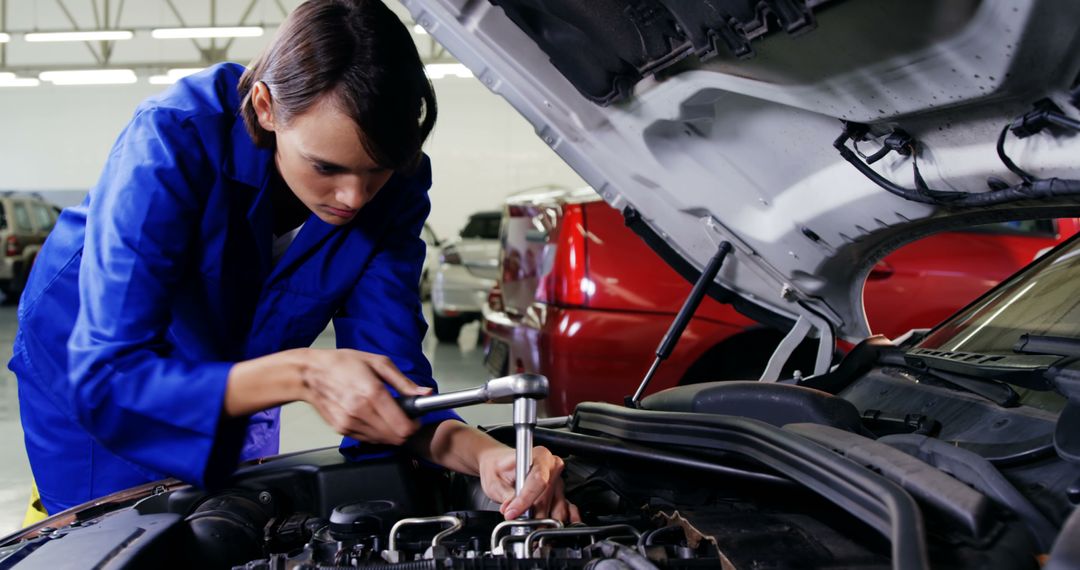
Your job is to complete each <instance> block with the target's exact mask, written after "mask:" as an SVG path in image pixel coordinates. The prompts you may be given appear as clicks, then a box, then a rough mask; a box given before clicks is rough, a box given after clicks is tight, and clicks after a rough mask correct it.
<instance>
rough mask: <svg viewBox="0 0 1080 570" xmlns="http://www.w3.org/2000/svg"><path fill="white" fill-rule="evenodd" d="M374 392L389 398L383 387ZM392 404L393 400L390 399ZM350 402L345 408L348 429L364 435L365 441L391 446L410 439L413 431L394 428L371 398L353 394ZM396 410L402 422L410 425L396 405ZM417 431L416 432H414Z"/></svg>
mask: <svg viewBox="0 0 1080 570" xmlns="http://www.w3.org/2000/svg"><path fill="white" fill-rule="evenodd" d="M374 392H375V393H376V394H378V393H379V392H382V393H383V395H385V396H386V397H387V398H389V393H387V392H386V390H385V389H383V388H382V385H381V384H380V385H377V386H376V387H375V389H374ZM389 399H390V401H391V402H392V401H393V399H392V398H389ZM350 400H351V401H350V402H349V404H348V405H346V406H345V413H346V414H347V416H348V417H347V424H346V427H348V428H349V429H351V430H353V431H357V432H360V433H363V434H364V441H366V442H369V443H380V444H390V445H401V444H402V443H404V442H405V438H407V437H408V435H409V434H410V433H412V431H409V429H407V426H406V427H404V428H403V427H402V426H394V425H391V424H390V422H389V421H388V420H387V419H386V417H385V416H384V415H383V414H381V413H380V411H381V410H379V407H378V405H377V404H376V403H375V402H374V401H373V399H372V397H371V396H367V395H362V394H352V395H351V397H350ZM394 408H395V409H396V410H397V412H398V413H399V414H401V420H402V421H403V422H405V423H406V424H409V423H410V422H409V420H408V419H407V418H406V417H405V415H404V414H403V413H402V412H401V409H400V408H398V407H397V404H396V403H395V404H394ZM413 431H415V430H413Z"/></svg>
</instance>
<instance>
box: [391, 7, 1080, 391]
mask: <svg viewBox="0 0 1080 570" xmlns="http://www.w3.org/2000/svg"><path fill="white" fill-rule="evenodd" d="M403 4H404V5H405V6H406V7H407V8H408V9H409V10H410V12H411V13H412V15H413V17H414V19H415V20H416V21H417V22H418V23H419V24H420V25H422V26H423V27H425V28H426V29H427V30H428V31H429V32H430V33H431V34H432V35H433V36H434V37H435V38H436V39H437V40H438V41H439V42H440V43H442V44H443V45H444V46H445V47H446V48H447V49H448V50H449V51H450V52H451V53H453V54H454V56H456V57H457V58H458V59H459V60H461V61H462V62H463V63H464V64H465V65H467V66H468V67H469V68H470V69H471V70H472V72H473V73H474V74H475V76H476V77H477V78H478V79H479V80H480V81H481V82H483V83H484V84H485V85H487V86H488V87H489V88H490V89H491V90H492V91H494V92H495V93H498V94H499V95H501V96H503V97H504V98H505V99H506V100H507V101H509V102H510V104H511V105H513V106H514V107H515V108H516V109H517V110H518V111H519V112H521V114H522V115H524V116H525V117H526V118H527V119H528V120H529V121H530V122H531V123H532V124H533V125H534V126H535V128H536V132H537V134H538V135H539V136H540V137H541V138H542V139H543V140H544V141H545V142H546V143H547V144H548V145H550V146H551V148H552V149H554V150H555V152H557V153H558V154H559V155H560V156H561V157H562V158H563V159H564V160H565V161H566V162H567V163H568V164H569V165H570V166H571V167H572V168H574V169H575V170H576V171H577V172H578V173H579V174H580V175H581V176H582V177H583V178H584V179H585V180H586V181H587V182H588V183H589V184H590V185H591V186H592V187H593V188H595V189H596V190H597V192H598V193H600V194H601V196H602V197H603V198H604V200H606V201H607V202H608V203H609V204H610V205H611V206H613V207H616V208H619V209H621V210H624V211H627V209H630V210H631V214H633V213H634V212H636V216H637V217H639V218H640V220H642V221H644V222H645V225H647V228H648V230H651V232H652V233H654V234H655V235H656V236H658V237H659V238H661V239H662V240H663V242H664V243H665V245H666V246H669V247H670V250H669V251H672V252H674V253H675V254H677V255H678V256H681V258H683V259H682V260H679V261H683V260H684V261H685V262H688V263H689V264H690V265H691V266H693V267H694V268H696V269H697V270H698V271H700V270H701V268H703V267H705V265H706V263H707V262H708V260H709V259H710V258H711V257H712V256H713V255H714V254H715V253H716V251H717V248H718V245H719V244H720V243H721V242H722V241H728V242H730V243H731V244H732V245H733V246H734V253H733V254H732V255H731V256H729V257H728V259H727V260H726V262H725V263H724V266H723V267H722V269H721V271H720V273H719V276H718V277H717V280H716V281H717V284H718V285H720V286H722V287H724V288H726V289H729V290H731V291H733V292H735V293H736V294H737V295H738V296H739V297H741V299H742V300H743V304H744V305H745V304H746V303H749V304H751V305H752V306H753V307H755V308H758V309H763V310H765V311H768V312H769V313H771V314H773V315H775V316H779V317H782V318H783V319H784V320H788V321H799V320H802V321H803V323H804V324H803V328H807V327H808V328H809V330H810V331H811V333H810V334H813V331H815V330H816V331H817V332H818V333H820V334H821V335H822V338H823V339H826V338H827V339H828V340H831V339H832V338H833V335H836V336H838V337H841V338H846V339H848V340H853V341H854V340H859V339H861V338H864V337H865V336H866V335H868V334H869V330H868V327H867V323H866V318H865V315H864V311H863V307H862V286H863V282H864V280H865V277H866V275H867V274H868V272H869V271H870V269H871V268H872V267H873V265H874V263H875V262H876V261H877V260H879V259H880V258H882V257H884V256H885V255H886V254H887V253H888V252H889V251H891V250H893V249H896V248H897V247H899V246H900V245H903V244H904V243H907V242H909V241H912V240H915V239H917V238H919V237H921V236H924V235H926V234H929V233H934V232H938V231H942V230H946V229H950V228H956V227H961V226H966V225H970V224H975V223H989V222H994V221H1001V220H1005V219H1021V218H1046V217H1059V216H1065V215H1075V213H1076V212H1078V211H1080V208H1078V198H1077V195H1078V194H1077V193H1078V186H1077V183H1076V182H1075V179H1077V178H1080V160H1078V158H1080V137H1077V136H1076V135H1075V134H1074V133H1072V132H1070V130H1069V129H1059V128H1057V127H1053V128H1044V129H1041V130H1039V128H1038V127H1040V126H1045V124H1036V122H1032V121H1029V122H1026V123H1024V122H1017V123H1016V124H1015V126H1016V127H1017V129H1016V130H1014V131H1011V132H1010V133H1009V134H1008V135H1007V137H1006V138H1005V142H1004V150H1005V152H1006V153H1007V156H1008V157H1010V158H1011V160H1013V161H1015V163H1016V164H1017V165H1018V170H1019V169H1022V170H1023V171H1026V172H1027V173H1030V175H1031V176H1030V178H1031V180H1032V183H1030V184H1027V185H1023V184H1021V183H1022V182H1023V180H1022V179H1021V177H1020V176H1019V175H1018V174H1017V173H1016V172H1015V171H1014V172H1010V170H1009V169H1008V168H1006V166H1005V165H1004V162H1003V160H1002V159H1001V158H1000V157H999V155H998V153H997V151H996V144H997V141H998V137H999V134H1000V133H1002V131H1003V128H1004V127H1005V126H1006V125H1009V124H1010V122H1011V121H1013V120H1014V119H1016V118H1017V117H1020V116H1022V115H1024V114H1025V113H1028V112H1030V111H1032V110H1033V109H1035V103H1036V102H1037V101H1039V100H1042V99H1047V98H1048V99H1049V101H1051V102H1052V103H1053V104H1054V106H1053V107H1050V106H1045V105H1048V104H1047V103H1041V105H1044V107H1043V108H1044V109H1052V110H1053V112H1054V113H1057V115H1056V116H1060V117H1065V118H1066V119H1067V120H1073V121H1075V120H1076V117H1077V116H1078V112H1077V108H1076V104H1077V98H1078V97H1077V95H1078V93H1077V91H1075V84H1076V81H1077V78H1078V76H1077V72H1078V70H1080V35H1078V34H1076V24H1075V23H1076V22H1077V21H1080V3H1076V2H1052V1H1035V2H1027V1H1020V0H984V1H981V2H980V1H977V0H957V1H950V2H937V1H934V0H913V1H910V2H871V1H867V0H831V1H827V0H700V1H694V2H684V1H682V0H633V1H629V0H624V1H617V0H595V1H594V0H590V1H589V2H580V1H577V0H491V1H490V2H488V1H481V0H403ZM1070 89H1073V90H1074V91H1073V92H1072V93H1070ZM1047 116H1048V115H1047V114H1046V113H1044V114H1043V115H1039V116H1038V117H1035V115H1032V117H1035V118H1042V119H1045V118H1046V117H1047ZM1025 129H1026V130H1025ZM845 130H846V131H847V132H848V134H849V135H850V136H849V137H842V134H843V133H844V132H845ZM1027 131H1037V132H1027ZM1027 135H1030V136H1027ZM849 139H861V140H859V141H858V145H859V149H858V150H859V151H860V152H861V153H865V155H867V156H869V155H873V154H874V153H875V152H876V151H878V149H881V148H883V147H884V148H886V149H888V148H892V149H894V150H890V151H888V152H887V153H886V154H884V156H882V157H880V159H879V160H875V161H874V162H873V164H872V165H870V166H866V164H865V160H864V158H860V155H859V154H857V153H856V152H855V151H854V149H853V142H852V140H849ZM838 147H842V148H843V150H840V148H838ZM913 150H914V153H912V151H913ZM913 157H914V158H915V159H916V160H917V168H918V170H917V171H916V169H915V168H913V165H914V164H916V163H915V161H914V160H913ZM853 162H858V163H859V164H861V165H862V166H861V167H857V166H856V165H855V164H853ZM860 168H862V171H860ZM868 173H869V174H868ZM873 175H877V176H879V177H880V178H881V180H883V181H886V184H888V183H892V184H894V185H895V186H896V188H893V191H889V190H887V189H886V188H884V187H883V186H882V184H879V183H878V182H875V181H873V180H871V178H870V176H873ZM920 178H921V180H920ZM1050 179H1053V180H1050ZM988 181H993V182H988ZM920 184H921V190H920V189H919V188H917V186H919V185H920ZM897 188H898V189H897ZM993 188H997V189H998V191H997V192H996V193H994V194H991V190H992V189H993ZM1001 188H1008V189H1006V190H1001ZM905 190H906V192H907V194H906V195H903V192H904V191H905ZM822 344H823V345H824V344H825V343H822ZM830 344H831V343H830ZM830 350H831V348H830ZM819 360H820V359H819ZM819 371H820V370H819Z"/></svg>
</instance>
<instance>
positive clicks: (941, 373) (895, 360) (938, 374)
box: [880, 353, 1020, 408]
mask: <svg viewBox="0 0 1080 570" xmlns="http://www.w3.org/2000/svg"><path fill="white" fill-rule="evenodd" d="M880 362H881V363H882V364H892V365H896V366H901V367H904V368H911V369H914V370H915V371H917V372H919V373H921V374H925V375H927V376H929V377H931V378H933V379H935V380H937V381H939V382H942V383H944V384H948V385H950V386H953V387H955V388H959V389H961V390H963V391H965V392H970V393H972V394H975V395H976V396H982V397H983V398H986V399H987V400H990V401H991V402H993V403H995V404H997V405H999V406H1001V407H1003V408H1012V407H1015V406H1017V405H1019V403H1020V394H1018V393H1017V392H1016V390H1013V388H1012V386H1010V385H1008V384H1006V383H1004V382H999V381H997V380H992V379H990V378H979V377H970V376H963V375H960V374H956V373H953V372H949V371H947V370H941V369H940V368H936V367H934V366H932V365H931V364H930V363H929V362H927V360H926V359H923V358H917V357H916V358H912V357H911V356H910V354H909V355H905V354H903V353H899V354H888V355H883V356H882V358H881V359H880Z"/></svg>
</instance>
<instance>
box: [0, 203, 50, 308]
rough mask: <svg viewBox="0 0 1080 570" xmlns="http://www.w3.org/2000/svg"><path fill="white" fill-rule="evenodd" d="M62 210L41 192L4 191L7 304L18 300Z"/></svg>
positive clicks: (0, 234) (0, 275)
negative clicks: (48, 200)
mask: <svg viewBox="0 0 1080 570" xmlns="http://www.w3.org/2000/svg"><path fill="white" fill-rule="evenodd" d="M59 214H60V209H59V208H57V207H56V206H54V205H52V204H50V203H49V202H46V201H45V200H44V199H42V198H41V197H40V196H37V195H32V194H31V195H24V194H15V193H13V192H3V193H0V247H2V248H3V255H2V256H0V292H3V293H4V299H3V302H4V303H5V304H13V303H16V302H18V300H19V295H21V294H22V290H23V286H24V285H25V284H26V277H27V276H28V275H29V274H30V268H31V267H32V266H33V265H34V259H35V258H37V254H38V252H39V251H41V244H43V243H45V238H46V237H48V236H49V232H50V231H52V229H53V226H55V225H56V218H57V216H58V215H59Z"/></svg>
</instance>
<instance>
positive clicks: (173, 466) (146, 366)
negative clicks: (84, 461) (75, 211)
mask: <svg viewBox="0 0 1080 570" xmlns="http://www.w3.org/2000/svg"><path fill="white" fill-rule="evenodd" d="M206 155H207V153H206V151H205V149H204V147H203V144H202V142H201V137H199V135H198V132H197V131H196V130H195V127H194V125H192V124H190V123H189V122H186V121H178V120H177V119H175V118H174V116H173V115H172V113H171V112H170V111H168V110H165V109H157V108H152V107H151V108H143V109H140V110H139V111H138V112H137V113H136V115H135V117H134V118H133V119H132V122H131V123H130V124H129V125H128V126H127V127H126V128H125V130H124V131H123V132H122V133H121V135H120V137H119V139H118V141H117V142H116V144H115V146H114V147H113V149H112V151H111V153H110V155H109V157H108V160H107V162H106V165H105V169H104V172H103V174H102V176H101V179H100V181H99V182H98V184H97V186H96V187H95V189H94V190H93V191H92V192H91V196H90V211H89V215H88V217H87V222H86V237H85V243H84V249H83V254H82V260H81V266H80V271H79V313H78V317H77V319H76V321H75V326H74V329H73V330H72V332H71V336H70V338H69V341H68V349H69V365H70V366H69V378H68V379H69V382H70V387H71V393H70V397H71V399H72V402H73V407H74V409H75V412H76V415H77V419H78V421H79V423H80V424H82V426H83V427H84V428H85V429H87V430H88V431H89V432H90V433H91V434H92V436H93V437H94V438H96V439H97V440H98V441H100V442H101V443H102V445H104V446H105V447H106V448H108V449H109V450H110V451H112V452H113V453H115V454H117V455H119V456H121V457H123V458H125V459H127V460H129V461H131V462H133V463H135V464H138V465H141V466H143V467H145V468H148V469H151V470H153V471H155V472H157V473H162V474H167V475H170V476H174V477H177V478H180V479H182V480H185V481H188V482H191V483H194V484H197V485H204V486H205V485H206V484H207V478H208V477H210V475H211V474H210V473H208V468H211V467H213V468H214V469H215V474H216V473H217V472H220V473H221V474H222V475H225V474H227V473H228V472H231V471H232V469H233V467H234V466H235V464H236V461H237V458H236V456H235V455H236V454H235V453H233V452H232V451H233V449H232V446H235V447H236V449H237V450H238V448H239V445H240V444H241V440H242V434H243V432H242V428H238V427H237V426H238V425H239V423H240V422H236V421H233V420H227V421H223V420H222V415H223V414H222V405H223V401H224V395H225V386H226V379H227V377H228V374H229V370H230V367H231V366H232V364H231V363H226V362H193V361H187V360H184V359H181V358H176V357H172V356H170V355H171V349H170V347H169V346H170V345H169V343H168V342H166V335H167V329H168V325H169V322H170V320H171V319H170V312H171V306H172V304H171V303H170V297H171V295H172V294H173V293H174V291H175V290H176V289H177V285H178V283H179V282H180V280H181V279H182V278H184V277H185V276H188V277H190V273H189V272H191V271H195V269H194V265H193V264H192V261H193V260H194V258H195V257H194V255H193V252H192V250H193V248H194V247H195V246H196V245H197V238H198V230H199V227H200V221H201V219H202V217H203V209H204V204H205V201H206V196H205V195H201V194H200V193H203V192H206V191H208V188H209V187H210V186H211V184H212V183H213V180H214V177H215V176H217V175H218V173H217V171H216V166H215V165H213V164H210V162H209V161H208V160H207V159H206ZM225 426H227V427H225ZM219 432H221V433H219ZM225 432H228V433H229V434H230V437H229V438H228V440H229V441H230V442H231V443H230V444H229V445H225V446H215V443H216V440H217V439H218V437H219V436H222V437H224V436H223V435H222V434H223V433H225ZM234 440H235V441H234ZM212 454H223V455H224V457H225V458H224V460H221V461H214V462H211V461H210V459H209V458H210V457H211V455H212ZM211 463H213V465H211Z"/></svg>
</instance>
